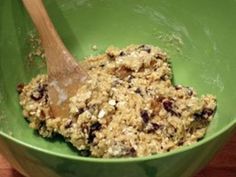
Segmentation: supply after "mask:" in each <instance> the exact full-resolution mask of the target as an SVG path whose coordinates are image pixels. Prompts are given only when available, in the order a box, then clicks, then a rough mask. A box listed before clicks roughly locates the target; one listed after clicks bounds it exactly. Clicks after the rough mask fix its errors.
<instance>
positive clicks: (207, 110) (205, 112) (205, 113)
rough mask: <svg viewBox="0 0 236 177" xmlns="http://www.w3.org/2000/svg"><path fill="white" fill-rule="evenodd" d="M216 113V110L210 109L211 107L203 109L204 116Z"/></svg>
mask: <svg viewBox="0 0 236 177" xmlns="http://www.w3.org/2000/svg"><path fill="white" fill-rule="evenodd" d="M213 114H214V110H212V109H210V108H204V109H203V111H202V115H203V117H206V118H208V117H210V116H212V115H213Z"/></svg>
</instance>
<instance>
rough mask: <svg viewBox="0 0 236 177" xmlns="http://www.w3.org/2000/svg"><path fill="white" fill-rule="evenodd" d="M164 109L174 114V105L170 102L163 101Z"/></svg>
mask: <svg viewBox="0 0 236 177" xmlns="http://www.w3.org/2000/svg"><path fill="white" fill-rule="evenodd" d="M162 104H163V107H164V109H165V110H166V111H167V112H172V111H173V110H172V109H173V103H172V102H171V101H170V100H165V101H163V103H162Z"/></svg>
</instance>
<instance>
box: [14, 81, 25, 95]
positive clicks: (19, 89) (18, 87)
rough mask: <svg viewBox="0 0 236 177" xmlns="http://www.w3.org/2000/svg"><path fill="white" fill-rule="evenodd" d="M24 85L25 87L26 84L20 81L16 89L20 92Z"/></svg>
mask: <svg viewBox="0 0 236 177" xmlns="http://www.w3.org/2000/svg"><path fill="white" fill-rule="evenodd" d="M24 87H25V84H23V83H20V84H18V85H17V86H16V91H17V92H18V94H21V93H22V91H23V89H24Z"/></svg>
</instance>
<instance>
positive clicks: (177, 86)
mask: <svg viewBox="0 0 236 177" xmlns="http://www.w3.org/2000/svg"><path fill="white" fill-rule="evenodd" d="M174 87H175V90H181V89H182V87H181V86H180V85H175V86H174Z"/></svg>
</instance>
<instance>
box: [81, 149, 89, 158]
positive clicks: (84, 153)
mask: <svg viewBox="0 0 236 177" xmlns="http://www.w3.org/2000/svg"><path fill="white" fill-rule="evenodd" d="M79 154H80V155H81V156H83V157H89V156H90V155H91V151H90V150H89V149H83V150H80V151H79Z"/></svg>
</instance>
